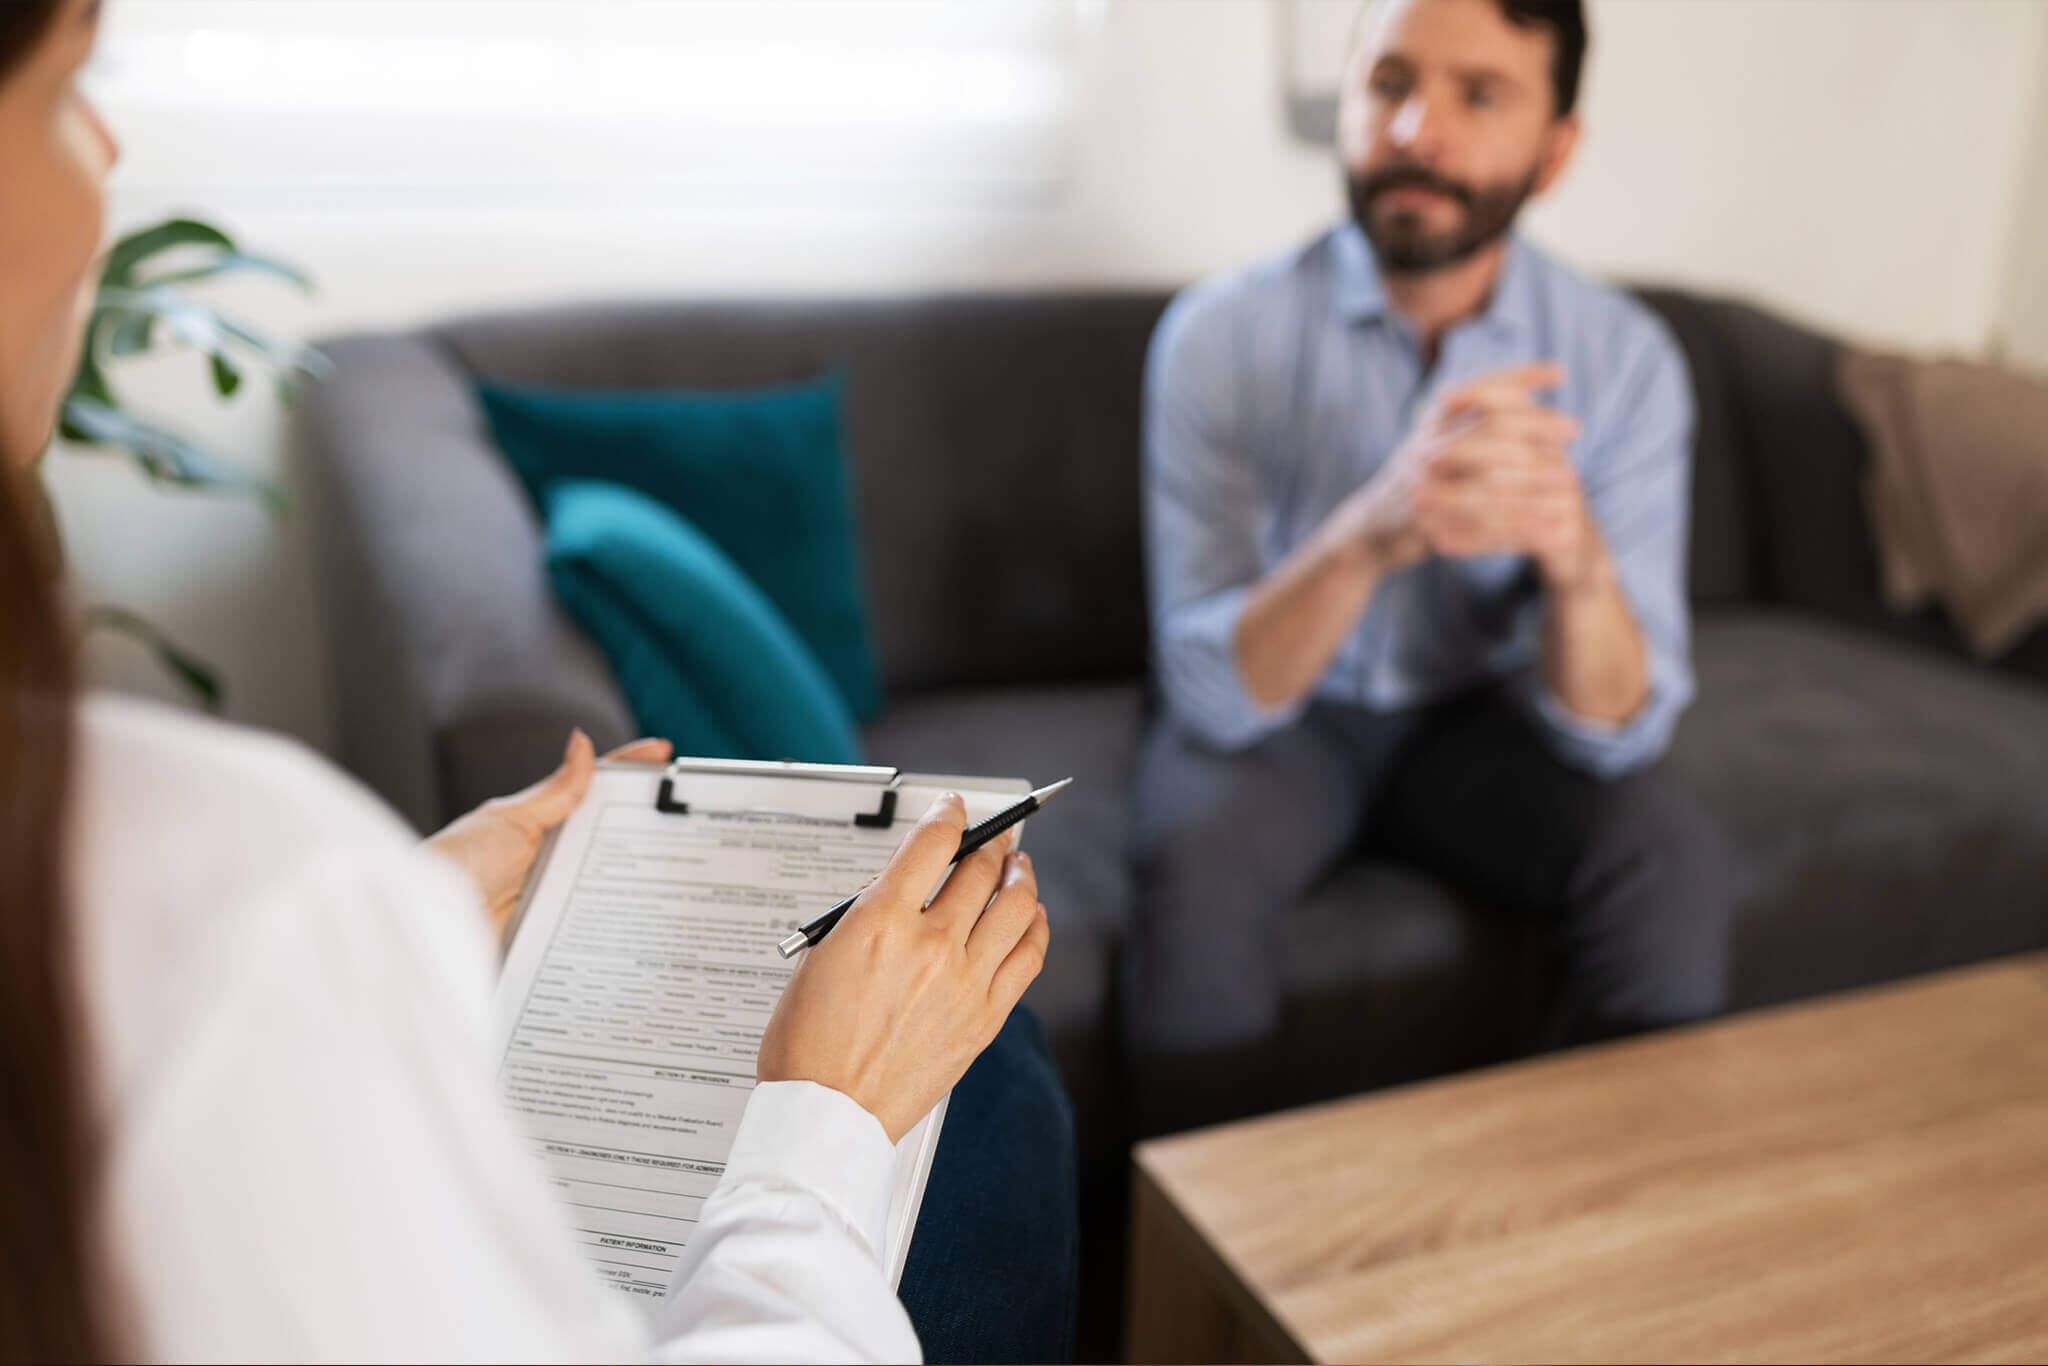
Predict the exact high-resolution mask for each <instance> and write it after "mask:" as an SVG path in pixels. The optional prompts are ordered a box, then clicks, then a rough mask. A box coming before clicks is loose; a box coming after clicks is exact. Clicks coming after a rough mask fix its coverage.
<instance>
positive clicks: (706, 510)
mask: <svg viewBox="0 0 2048 1366" xmlns="http://www.w3.org/2000/svg"><path fill="white" fill-rule="evenodd" d="M477 388H478V394H479V396H480V397H481V398H482V400H483V406H484V412H485V414H486V415H487V416H488V417H489V419H490V424H491V431H492V433H493V435H494V436H495V437H496V439H497V443H498V446H499V448H500V449H501V450H503V451H504V453H505V458H506V459H507V460H508V461H509V462H510V463H511V465H512V468H513V469H514V470H515V471H516V472H517V473H518V475H519V477H520V478H521V479H522V480H523V481H525V484H526V488H527V492H528V493H529V494H531V495H532V497H533V500H534V504H535V506H537V507H543V508H544V507H545V506H546V503H547V493H548V490H549V489H550V488H552V487H553V486H554V485H555V484H557V483H559V482H560V481H562V480H565V479H603V480H608V481H610V482H611V483H615V484H623V485H625V486H626V487H627V488H631V489H637V490H639V491H640V492H642V493H644V494H646V495H647V496H648V497H650V498H653V499H656V500H657V501H659V502H661V503H664V504H666V505H667V506H669V507H670V508H672V509H674V510H675V511H676V513H678V514H679V515H680V516H681V517H682V518H683V519H684V520H685V521H686V522H688V523H689V524H690V525H691V526H693V527H695V528H697V529H698V530H699V531H701V532H702V533H703V534H704V535H706V536H708V537H710V539H711V540H712V542H713V543H715V544H716V545H717V546H718V548H719V549H721V550H723V551H724V552H725V553H726V555H727V556H729V557H730V558H731V559H732V562H733V563H734V564H737V565H738V566H739V567H740V569H741V570H742V571H743V572H744V573H745V574H746V575H747V577H748V578H750V579H752V580H753V581H754V585H755V586H756V587H757V588H759V589H760V590H761V592H762V593H763V594H765V595H766V596H767V598H768V600H769V601H770V602H772V603H774V604H775V606H776V608H777V609H778V610H779V611H780V612H781V613H782V615H783V616H784V617H785V618H787V619H788V621H789V624H790V625H791V626H792V627H794V628H795V630H796V633H797V635H798V636H799V637H801V638H802V639H803V641H804V642H805V643H806V644H807V645H809V646H810V648H811V651H812V653H813V654H815V655H816V656H817V660H818V663H819V664H820V665H822V666H823V668H824V670H825V674H826V676H827V677H828V678H830V679H831V680H832V683H833V686H834V687H836V688H837V689H838V690H839V695H840V697H841V698H843V699H844V700H845V702H846V705H847V707H848V708H849V709H850V710H851V711H852V712H853V714H854V715H855V716H857V717H859V718H861V719H863V720H865V719H868V718H870V717H872V716H874V715H875V714H876V712H878V711H879V710H880V709H881V693H880V689H879V688H878V686H877V684H876V681H875V666H874V657H873V652H872V650H871V648H870V646H869V637H868V619H867V607H866V603H865V600H864V598H863V596H862V592H861V574H860V560H859V554H858V551H857V550H856V541H855V537H854V525H853V510H852V506H851V500H850V497H849V493H848V481H847V474H846V460H845V456H844V452H843V449H842V447H843V443H842V441H841V439H840V424H839V394H840V389H841V388H842V385H841V382H840V380H839V378H838V377H837V376H828V377H826V378H824V379H821V380H817V381H814V382H809V383H803V384H791V385H786V386H782V387H779V388H772V389H755V390H748V391H745V392H739V393H729V394H721V393H680V392H646V393H632V392H627V393H612V392H596V391H582V390H558V389H534V388H514V387H511V386H508V385H502V384H494V383H490V382H488V381H485V382H480V383H479V384H478V386H477Z"/></svg>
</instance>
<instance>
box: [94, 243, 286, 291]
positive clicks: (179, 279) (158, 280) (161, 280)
mask: <svg viewBox="0 0 2048 1366" xmlns="http://www.w3.org/2000/svg"><path fill="white" fill-rule="evenodd" d="M242 270H250V271H257V272H261V273H264V274H269V275H275V276H277V277H279V278H280V279H284V280H289V281H291V282H292V283H293V284H295V285H297V286H298V287H299V288H300V289H303V290H305V291H306V292H308V293H311V292H312V290H313V277H312V276H310V275H308V274H306V272H305V271H303V270H300V269H299V268H298V267H297V266H294V265H291V264H289V263H288V262H285V261H280V260H278V259H276V258H275V257H271V256H258V255H255V254H254V253H252V252H246V251H223V252H221V254H220V255H218V256H216V257H214V258H213V259H212V260H211V261H208V262H207V263H206V264H205V265H202V266H193V267H191V268H190V269H189V270H174V271H172V272H171V273H170V274H168V275H152V276H151V277H150V278H149V279H147V280H140V281H136V282H135V283H137V284H139V285H144V286H147V285H188V284H191V283H192V282H194V281H195V280H211V279H213V278H214V277H216V276H220V275H229V274H233V273H234V272H236V271H242Z"/></svg>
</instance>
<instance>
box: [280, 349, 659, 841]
mask: <svg viewBox="0 0 2048 1366" xmlns="http://www.w3.org/2000/svg"><path fill="white" fill-rule="evenodd" d="M321 349H322V350H323V351H325V352H326V354H327V356H328V357H329V359H331V360H332V361H333V363H334V368H333V372H332V373H331V374H330V375H329V376H328V377H327V378H326V380H325V381H324V382H323V383H320V384H318V385H315V386H314V387H313V388H312V390H311V391H310V392H309V393H308V394H307V395H306V398H305V400H304V401H303V402H302V403H301V404H300V406H299V408H298V410H297V412H296V414H295V416H294V421H293V430H294V439H295V444H296V447H297V454H298V457H299V460H298V463H299V467H300V470H301V474H302V480H303V484H304V488H305V497H304V501H303V504H302V506H303V509H304V512H303V515H305V516H308V517H310V518H311V519H312V524H313V531H314V542H315V545H316V548H317V553H318V558H319V568H320V591H321V597H322V605H323V608H324V616H325V622H326V629H327V633H328V640H329V644H330V647H331V657H332V659H333V661H334V670H335V705H336V710H337V716H336V735H337V743H338V746H339V748H338V757H339V759H340V760H341V762H342V764H343V765H344V766H345V767H347V768H348V769H349V770H350V771H351V772H353V773H355V774H356V775H357V776H358V777H360V778H361V779H362V780H363V781H364V782H366V783H368V784H369V785H370V786H371V787H373V788H375V789H376V790H377V791H378V792H379V793H381V794H383V796H384V797H385V799H386V800H388V801H390V802H391V803H392V805H394V806H396V807H397V808H398V809H399V811H401V812H402V813H403V814H404V815H405V816H406V817H407V818H408V819H409V820H411V821H412V822H413V823H414V824H415V825H416V826H418V827H419V828H420V829H422V830H428V829H433V828H435V827H437V826H438V825H440V824H441V823H443V822H445V821H447V820H448V819H450V818H452V817H453V816H455V815H458V814H460V813H461V812H463V811H465V810H468V809H469V808H470V807H471V806H474V805H475V804H476V803H477V802H479V801H482V800H483V799H485V798H486V797H490V796H493V795H496V794H498V793H502V792H505V791H510V790H512V789H513V788H516V787H518V786H520V785H522V784H524V783H526V782H530V781H532V780H533V779H535V778H537V777H539V776H541V775H542V774H544V773H546V772H548V771H549V770H550V769H551V768H553V767H554V766H555V764H556V763H558V762H559V761H560V758H561V753H562V746H563V743H564V742H565V741H566V740H567V738H568V734H569V730H570V728H571V727H572V726H582V727H583V728H584V729H585V730H586V731H588V732H589V733H590V736H591V739H593V740H594V741H596V742H597V744H598V746H599V748H600V749H603V748H604V747H606V746H608V745H613V744H617V743H620V742H622V741H624V740H625V739H626V738H628V737H629V736H630V735H631V733H632V724H633V723H632V718H631V712H630V711H629V710H628V708H627V706H626V703H625V700H624V698H623V697H622V696H621V695H620V693H619V690H618V686H617V684H616V683H615V682H614V681H613V679H612V676H611V673H610V670H609V668H608V667H607V666H606V664H605V661H604V659H603V658H602V657H601V656H600V655H599V654H598V653H597V651H596V650H595V649H594V648H593V647H592V646H591V644H590V642H589V641H588V640H587V639H585V638H584V637H583V635H582V634H581V633H580V632H579V631H577V629H576V628H575V626H574V625H573V624H572V623H571V622H569V621H568V620H567V619H566V618H565V617H564V616H563V615H562V613H561V611H560V610H559V609H558V608H557V607H556V606H555V603H554V599H553V597H552V596H551V595H550V593H549V590H548V585H547V578H546V573H545V571H544V569H543V567H542V564H541V539H540V526H539V522H538V519H537V517H536V515H535V513H534V510H533V507H532V505H531V503H530V502H529V501H528V499H527V497H526V494H525V491H524V490H523V489H521V488H520V486H519V484H518V481H517V480H516V478H515V477H514V476H513V474H512V472H511V470H510V469H509V468H507V466H506V465H505V462H504V460H503V458H502V457H501V456H500V455H499V454H498V451H497V449H496V448H495V447H494V446H493V445H492V443H491V440H490V436H489V429H488V427H487V426H486V424H485V421H484V417H483V414H482V411H481V409H480V408H479V406H478V404H477V401H476V398H475V394H474V391H473V389H472V387H471V385H470V382H469V376H468V375H467V374H466V373H465V372H464V371H463V370H462V368H461V367H460V366H459V365H457V364H456V363H455V362H454V360H453V359H452V358H451V357H450V356H449V355H448V354H447V353H446V352H445V351H444V350H442V349H441V348H440V347H439V346H437V345H436V344H435V343H433V342H432V341H431V340H429V339H428V338H426V337H423V336H418V335H398V336H388V335H387V336H358V337H348V338H343V339H340V340H336V341H330V342H322V343H321Z"/></svg>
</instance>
